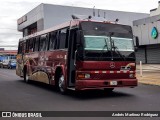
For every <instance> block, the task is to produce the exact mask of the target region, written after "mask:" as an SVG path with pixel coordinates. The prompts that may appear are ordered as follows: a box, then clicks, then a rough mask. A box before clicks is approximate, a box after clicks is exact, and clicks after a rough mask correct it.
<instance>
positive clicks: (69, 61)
mask: <svg viewBox="0 0 160 120" xmlns="http://www.w3.org/2000/svg"><path fill="white" fill-rule="evenodd" d="M135 43H137V45H138V42H137V39H136V42H135ZM135 71H136V64H135V45H134V36H133V33H132V28H131V27H130V26H128V25H121V24H115V23H111V22H105V21H104V22H99V21H92V20H78V19H76V20H71V21H69V22H66V23H63V24H61V25H58V26H55V27H52V28H50V29H47V30H43V31H40V32H37V33H35V34H32V35H29V36H26V37H23V38H22V39H20V40H19V47H18V54H17V66H16V74H17V75H18V76H20V77H23V79H24V81H25V82H28V81H29V80H33V81H39V82H43V83H46V84H50V85H55V86H56V87H57V88H58V89H59V91H60V92H61V93H66V92H67V90H69V89H70V90H76V91H80V90H89V89H103V90H105V91H112V90H113V89H114V88H117V87H130V88H133V87H136V86H137V78H136V72H135Z"/></svg>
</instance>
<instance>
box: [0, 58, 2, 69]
mask: <svg viewBox="0 0 160 120" xmlns="http://www.w3.org/2000/svg"><path fill="white" fill-rule="evenodd" d="M0 67H1V68H2V60H0Z"/></svg>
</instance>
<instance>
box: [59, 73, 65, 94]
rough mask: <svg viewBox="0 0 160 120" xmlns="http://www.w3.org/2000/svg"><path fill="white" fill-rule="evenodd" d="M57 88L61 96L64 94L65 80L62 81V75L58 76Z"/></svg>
mask: <svg viewBox="0 0 160 120" xmlns="http://www.w3.org/2000/svg"><path fill="white" fill-rule="evenodd" d="M58 88H59V91H60V92H61V93H62V94H65V93H66V85H65V80H64V75H63V74H60V76H59V80H58Z"/></svg>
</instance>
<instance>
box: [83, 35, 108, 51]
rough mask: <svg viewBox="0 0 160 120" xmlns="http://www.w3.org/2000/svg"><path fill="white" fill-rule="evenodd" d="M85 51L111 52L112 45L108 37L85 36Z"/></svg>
mask: <svg viewBox="0 0 160 120" xmlns="http://www.w3.org/2000/svg"><path fill="white" fill-rule="evenodd" d="M84 40H85V47H84V49H85V50H107V51H108V50H110V49H111V45H110V44H111V43H110V40H109V37H107V36H93V35H85V36H84Z"/></svg>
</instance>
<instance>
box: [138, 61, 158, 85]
mask: <svg viewBox="0 0 160 120" xmlns="http://www.w3.org/2000/svg"><path fill="white" fill-rule="evenodd" d="M136 71H137V75H136V76H137V79H138V82H139V83H144V84H151V85H159V86H160V64H143V65H142V76H140V65H139V64H137V70H136Z"/></svg>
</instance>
